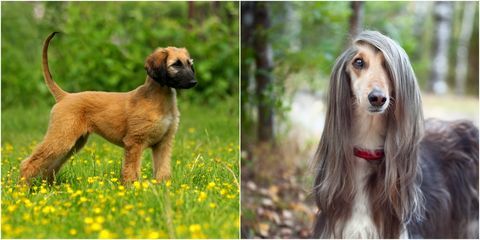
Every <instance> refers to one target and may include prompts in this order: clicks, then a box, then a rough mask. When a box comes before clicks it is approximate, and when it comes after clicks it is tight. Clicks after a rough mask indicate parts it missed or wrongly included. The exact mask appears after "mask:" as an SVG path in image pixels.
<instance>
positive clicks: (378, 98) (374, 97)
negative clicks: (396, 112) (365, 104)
mask: <svg viewBox="0 0 480 240" xmlns="http://www.w3.org/2000/svg"><path fill="white" fill-rule="evenodd" d="M368 101H369V102H370V104H371V105H372V106H374V107H381V106H383V104H385V102H386V101H387V97H386V96H385V94H384V93H383V92H382V91H380V90H377V89H374V90H373V91H371V92H370V93H369V94H368Z"/></svg>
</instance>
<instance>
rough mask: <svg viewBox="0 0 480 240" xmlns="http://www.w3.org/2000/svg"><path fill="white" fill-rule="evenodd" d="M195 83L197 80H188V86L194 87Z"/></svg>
mask: <svg viewBox="0 0 480 240" xmlns="http://www.w3.org/2000/svg"><path fill="white" fill-rule="evenodd" d="M195 85H197V80H195V79H193V80H190V81H189V82H188V88H191V87H194V86H195Z"/></svg>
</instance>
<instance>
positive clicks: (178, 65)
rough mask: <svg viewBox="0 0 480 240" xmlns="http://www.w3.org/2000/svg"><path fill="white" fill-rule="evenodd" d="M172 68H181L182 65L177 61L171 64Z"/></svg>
mask: <svg viewBox="0 0 480 240" xmlns="http://www.w3.org/2000/svg"><path fill="white" fill-rule="evenodd" d="M172 66H174V67H181V66H183V64H182V61H180V60H177V61H176V62H175V63H174V64H172Z"/></svg>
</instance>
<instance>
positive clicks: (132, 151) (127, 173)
mask: <svg viewBox="0 0 480 240" xmlns="http://www.w3.org/2000/svg"><path fill="white" fill-rule="evenodd" d="M142 152H143V145H142V144H138V143H134V144H125V161H124V162H123V168H122V182H123V183H131V182H133V181H136V180H138V178H139V176H140V165H141V163H142Z"/></svg>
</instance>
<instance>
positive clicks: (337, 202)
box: [314, 31, 423, 237]
mask: <svg viewBox="0 0 480 240" xmlns="http://www.w3.org/2000/svg"><path fill="white" fill-rule="evenodd" d="M360 42H363V43H367V44H370V45H372V46H374V47H376V48H377V49H378V50H379V51H381V52H382V53H383V55H384V58H385V67H386V69H387V72H388V74H389V77H390V80H391V81H392V86H393V90H394V91H393V94H392V95H393V96H392V99H391V100H392V105H391V106H390V109H389V110H388V112H387V113H385V114H387V116H386V118H387V131H386V139H385V149H384V150H385V160H384V161H382V163H381V164H380V166H379V168H378V171H377V173H375V174H374V176H372V178H371V179H370V181H369V183H368V188H369V191H370V194H369V195H370V202H371V205H372V206H371V207H372V210H373V215H374V221H375V224H376V225H377V228H378V229H379V231H380V232H379V234H380V236H381V237H398V234H399V232H400V230H401V229H400V226H401V224H402V223H407V222H408V221H409V220H410V219H411V218H412V217H421V212H422V211H421V210H422V207H421V206H423V204H422V199H423V197H422V195H421V193H420V191H419V186H418V181H420V180H421V175H420V167H419V164H418V151H417V149H418V144H419V142H420V139H421V137H422V135H423V112H422V100H421V96H420V90H419V87H418V85H417V81H416V78H415V74H414V72H413V69H412V67H411V65H410V61H409V59H408V56H407V54H406V53H405V51H404V50H403V49H402V48H401V47H400V46H399V45H398V44H397V43H396V42H394V41H393V40H392V39H390V38H388V37H386V36H384V35H382V34H381V33H379V32H374V31H364V32H362V33H360V34H359V35H358V36H357V37H356V39H355V40H354V41H353V44H352V46H351V47H350V48H348V49H347V50H346V51H345V52H344V53H343V54H342V55H341V56H340V57H339V58H338V59H337V61H336V63H335V65H334V67H333V71H332V75H331V77H330V89H329V92H328V105H327V113H326V120H325V127H324V130H323V133H322V137H321V139H320V144H319V146H318V149H317V152H316V156H315V159H316V161H317V164H318V165H317V171H318V174H317V177H316V179H315V188H314V192H315V197H316V201H317V205H318V207H319V209H320V217H319V218H318V220H317V223H316V226H315V235H316V236H317V237H318V236H323V237H331V236H335V237H341V236H340V233H338V232H335V230H338V229H343V227H344V226H343V225H342V223H344V221H343V220H345V219H346V218H347V217H348V216H349V215H350V213H351V207H352V206H351V203H352V202H353V197H354V196H355V191H356V190H355V189H354V187H353V186H354V184H353V179H352V177H353V176H352V172H353V158H354V156H353V146H352V142H351V139H352V129H351V126H352V119H353V118H352V112H353V99H352V98H353V95H352V92H351V89H350V78H349V75H348V74H347V73H346V64H347V63H348V62H349V61H350V60H351V58H352V57H353V56H354V55H355V54H356V52H357V49H356V48H355V43H360ZM391 216H394V217H393V218H392V217H391Z"/></svg>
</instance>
